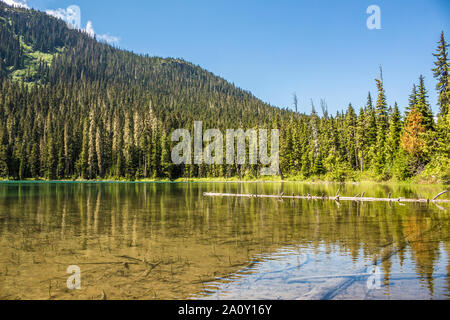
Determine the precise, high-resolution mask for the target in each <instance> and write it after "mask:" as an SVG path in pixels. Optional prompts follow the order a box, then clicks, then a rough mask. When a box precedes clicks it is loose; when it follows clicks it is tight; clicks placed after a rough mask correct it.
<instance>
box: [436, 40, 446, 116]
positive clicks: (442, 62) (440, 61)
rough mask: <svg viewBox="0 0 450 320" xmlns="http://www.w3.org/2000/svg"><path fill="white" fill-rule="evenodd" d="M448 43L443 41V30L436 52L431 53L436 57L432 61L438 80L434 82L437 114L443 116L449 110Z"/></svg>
mask: <svg viewBox="0 0 450 320" xmlns="http://www.w3.org/2000/svg"><path fill="white" fill-rule="evenodd" d="M448 46H449V45H448V44H447V42H446V41H445V38H444V31H442V33H441V39H440V40H439V42H438V48H437V53H433V55H434V56H435V57H436V58H437V60H436V61H435V62H434V64H435V66H436V67H435V68H434V69H433V72H434V77H435V78H436V80H437V81H438V83H437V84H436V90H437V91H438V94H439V98H438V104H439V115H440V116H442V117H444V116H445V115H446V114H447V113H448V110H449V104H450V101H449V99H448V95H449V89H448V88H449V83H448V79H449V72H448V71H449V61H448V52H447V47H448Z"/></svg>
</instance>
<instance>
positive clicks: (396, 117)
mask: <svg viewBox="0 0 450 320" xmlns="http://www.w3.org/2000/svg"><path fill="white" fill-rule="evenodd" d="M401 132H402V121H401V115H400V111H399V109H398V105H397V102H396V103H395V105H394V110H393V111H392V114H391V117H390V120H389V130H388V135H387V139H386V151H387V153H386V154H387V160H388V163H390V164H392V163H393V161H394V159H395V157H396V155H397V151H398V148H399V143H400V135H401Z"/></svg>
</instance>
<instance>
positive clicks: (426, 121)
mask: <svg viewBox="0 0 450 320" xmlns="http://www.w3.org/2000/svg"><path fill="white" fill-rule="evenodd" d="M415 108H416V109H417V111H418V112H420V113H421V114H422V118H423V125H424V126H425V130H433V128H434V120H433V111H432V110H431V106H430V104H429V103H428V94H427V90H426V89H425V83H424V77H423V76H422V75H421V76H420V77H419V88H418V90H417V103H416V105H415Z"/></svg>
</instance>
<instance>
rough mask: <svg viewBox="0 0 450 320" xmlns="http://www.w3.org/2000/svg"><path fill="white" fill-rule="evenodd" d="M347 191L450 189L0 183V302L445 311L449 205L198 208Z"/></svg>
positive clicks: (299, 203) (431, 189)
mask: <svg viewBox="0 0 450 320" xmlns="http://www.w3.org/2000/svg"><path fill="white" fill-rule="evenodd" d="M339 188H340V194H341V195H342V196H354V195H356V194H360V193H362V192H365V195H366V196H374V197H386V196H387V195H388V194H389V193H391V194H392V197H408V198H418V197H420V198H431V197H433V196H434V195H436V194H437V193H439V192H440V191H442V190H443V187H442V186H412V185H381V184H347V185H344V186H339V185H335V184H302V183H283V184H281V183H246V184H240V183H198V184H196V183H193V184H183V183H181V184H169V183H162V184H160V183H98V184H96V183H2V184H0V298H1V299H449V297H450V255H449V252H450V240H449V236H450V221H449V218H450V206H449V205H440V207H438V206H436V205H434V204H432V203H430V204H426V203H421V204H419V203H417V204H414V203H411V204H405V205H402V204H399V203H386V202H379V203H377V202H374V203H358V202H341V203H340V204H337V203H335V202H333V201H307V200H280V199H255V198H208V197H204V196H203V193H204V192H227V193H258V194H280V193H281V192H284V194H285V195H291V194H295V195H306V194H311V195H322V194H325V195H335V194H336V192H337V191H338V189H339ZM445 198H447V199H448V195H445V196H443V199H445ZM71 265H77V266H79V268H80V270H81V289H80V290H69V289H68V288H67V285H66V282H67V279H68V277H69V276H70V274H68V273H67V268H68V266H71ZM375 267H377V268H378V269H375ZM374 270H378V273H377V274H375V275H374V274H372V272H373V271H374ZM370 279H372V280H374V279H375V280H377V279H379V282H378V283H377V281H375V282H370V281H369V282H370V283H369V285H368V280H370ZM373 284H378V285H373Z"/></svg>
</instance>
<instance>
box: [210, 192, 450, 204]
mask: <svg viewBox="0 0 450 320" xmlns="http://www.w3.org/2000/svg"><path fill="white" fill-rule="evenodd" d="M444 193H445V192H441V193H440V194H439V195H437V196H436V197H435V198H434V199H433V200H432V201H433V202H439V203H450V200H437V197H438V196H440V195H442V194H444ZM203 195H204V196H205V197H238V198H274V199H304V200H332V201H361V202H376V201H384V202H393V201H397V202H425V203H428V202H430V199H404V198H397V199H396V198H390V197H389V198H370V197H367V198H365V197H363V196H360V195H358V196H355V197H341V196H339V195H337V196H336V197H325V196H324V197H318V196H310V195H307V196H285V195H264V194H235V193H213V192H205V193H204V194H203Z"/></svg>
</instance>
